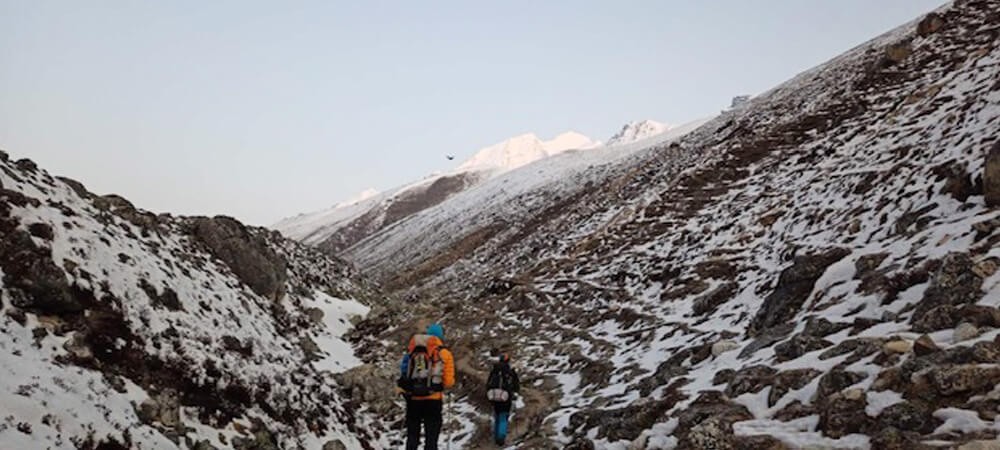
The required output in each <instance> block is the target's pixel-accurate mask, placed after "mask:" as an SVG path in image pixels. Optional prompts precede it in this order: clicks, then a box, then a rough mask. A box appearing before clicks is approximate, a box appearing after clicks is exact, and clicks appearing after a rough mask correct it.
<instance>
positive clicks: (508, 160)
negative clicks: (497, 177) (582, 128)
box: [456, 131, 598, 172]
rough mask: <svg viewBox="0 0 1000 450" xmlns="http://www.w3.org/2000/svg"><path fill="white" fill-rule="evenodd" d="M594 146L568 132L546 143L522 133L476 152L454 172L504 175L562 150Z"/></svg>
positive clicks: (578, 134)
mask: <svg viewBox="0 0 1000 450" xmlns="http://www.w3.org/2000/svg"><path fill="white" fill-rule="evenodd" d="M597 145H598V143H596V142H593V141H591V140H590V138H588V137H586V136H584V135H582V134H580V133H576V132H572V131H570V132H566V133H563V134H560V135H559V136H556V137H555V138H554V139H552V140H549V141H543V140H541V139H539V138H538V136H535V135H534V134H530V133H529V134H522V135H520V136H515V137H512V138H510V139H507V140H506V141H503V142H501V143H499V144H496V145H492V146H489V147H486V148H484V149H482V150H480V151H479V152H477V153H476V154H475V155H473V156H472V158H470V159H469V160H468V161H466V162H465V163H463V164H462V165H460V166H458V168H457V169H456V170H458V171H488V172H506V171H510V170H513V169H516V168H518V167H521V166H524V165H527V164H530V163H532V162H535V161H538V160H540V159H543V158H547V157H549V156H553V155H557V154H559V153H562V152H564V151H566V150H579V149H588V148H593V147H596V146H597Z"/></svg>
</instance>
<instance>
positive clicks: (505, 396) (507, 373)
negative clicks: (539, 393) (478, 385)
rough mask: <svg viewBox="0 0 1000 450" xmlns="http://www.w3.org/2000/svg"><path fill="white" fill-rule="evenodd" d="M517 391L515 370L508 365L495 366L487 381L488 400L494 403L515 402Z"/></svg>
mask: <svg viewBox="0 0 1000 450" xmlns="http://www.w3.org/2000/svg"><path fill="white" fill-rule="evenodd" d="M517 389H518V386H517V382H516V381H515V378H514V370H513V369H511V368H510V366H509V365H507V364H494V365H493V370H492V371H490V377H489V379H488V380H487V381H486V398H487V399H488V400H490V401H493V402H508V401H511V400H513V394H514V392H516V391H517Z"/></svg>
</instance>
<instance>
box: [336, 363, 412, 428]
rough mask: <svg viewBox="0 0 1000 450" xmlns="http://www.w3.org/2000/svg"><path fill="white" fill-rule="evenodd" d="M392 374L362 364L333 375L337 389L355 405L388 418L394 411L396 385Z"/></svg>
mask: <svg viewBox="0 0 1000 450" xmlns="http://www.w3.org/2000/svg"><path fill="white" fill-rule="evenodd" d="M393 375H394V374H393V373H390V371H388V370H385V369H379V368H377V367H375V366H374V365H371V364H363V365H360V366H357V367H354V368H351V369H348V370H346V371H344V372H341V373H338V374H336V375H334V379H335V380H336V381H337V383H338V385H339V388H340V390H341V391H343V392H344V393H345V394H346V395H347V397H348V398H350V399H351V400H352V401H353V402H356V403H357V404H361V405H365V406H367V407H369V408H371V410H372V411H373V412H375V413H376V414H378V415H382V416H389V415H391V414H393V413H395V412H396V411H398V407H397V406H396V402H395V401H396V399H397V395H396V384H395V382H394V380H395V377H394V376H393Z"/></svg>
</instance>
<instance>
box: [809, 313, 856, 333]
mask: <svg viewBox="0 0 1000 450" xmlns="http://www.w3.org/2000/svg"><path fill="white" fill-rule="evenodd" d="M850 327H851V324H849V323H844V322H837V323H833V322H830V321H829V320H827V319H824V318H822V317H810V318H809V319H808V320H806V326H805V328H804V329H803V330H802V333H804V334H806V335H808V336H815V337H824V336H827V335H831V334H833V333H836V332H838V331H841V330H844V329H847V328H850Z"/></svg>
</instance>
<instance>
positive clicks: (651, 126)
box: [608, 119, 672, 146]
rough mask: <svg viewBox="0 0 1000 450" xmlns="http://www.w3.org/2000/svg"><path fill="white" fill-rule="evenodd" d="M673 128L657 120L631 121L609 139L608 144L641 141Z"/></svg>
mask: <svg viewBox="0 0 1000 450" xmlns="http://www.w3.org/2000/svg"><path fill="white" fill-rule="evenodd" d="M670 128H672V126H671V125H668V124H665V123H660V122H657V121H655V120H648V119H647V120H642V121H638V122H629V123H627V124H625V126H623V127H622V129H621V130H620V131H618V132H617V133H615V135H614V136H611V139H608V145H609V146H610V145H621V144H628V143H631V142H635V141H639V140H642V139H645V138H648V137H650V136H655V135H657V134H660V133H663V132H664V131H667V130H669V129H670Z"/></svg>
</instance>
